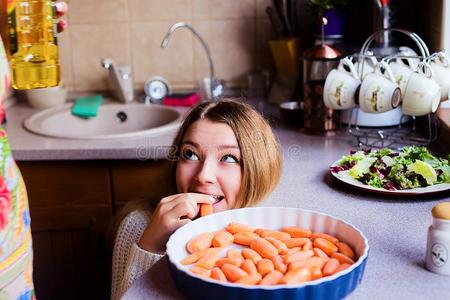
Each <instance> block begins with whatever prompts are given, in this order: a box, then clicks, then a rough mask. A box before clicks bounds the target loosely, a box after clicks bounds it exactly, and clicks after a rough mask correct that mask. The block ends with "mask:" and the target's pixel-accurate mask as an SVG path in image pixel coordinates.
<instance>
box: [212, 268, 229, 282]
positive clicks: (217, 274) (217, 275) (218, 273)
mask: <svg viewBox="0 0 450 300" xmlns="http://www.w3.org/2000/svg"><path fill="white" fill-rule="evenodd" d="M210 276H211V278H212V279H216V280H218V281H223V282H227V277H225V274H224V273H223V272H222V270H221V269H220V268H218V267H214V268H213V269H212V270H211V275H210Z"/></svg>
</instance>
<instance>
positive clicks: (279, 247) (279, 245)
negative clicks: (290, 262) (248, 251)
mask: <svg viewBox="0 0 450 300" xmlns="http://www.w3.org/2000/svg"><path fill="white" fill-rule="evenodd" d="M265 239H266V240H268V241H269V242H270V243H271V244H272V245H274V246H275V248H277V250H278V253H280V254H285V253H286V251H287V250H288V247H287V246H286V244H285V243H283V242H282V241H280V240H278V239H276V238H273V237H270V236H267V237H265Z"/></svg>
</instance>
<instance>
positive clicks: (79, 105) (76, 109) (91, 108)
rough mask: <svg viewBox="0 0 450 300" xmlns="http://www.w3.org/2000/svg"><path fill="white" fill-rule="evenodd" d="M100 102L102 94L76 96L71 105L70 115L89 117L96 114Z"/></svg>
mask: <svg viewBox="0 0 450 300" xmlns="http://www.w3.org/2000/svg"><path fill="white" fill-rule="evenodd" d="M100 104H102V96H101V95H95V96H91V97H78V98H77V99H76V100H75V104H74V105H73V106H72V115H74V116H78V117H82V118H90V117H95V116H97V112H98V108H99V107H100Z"/></svg>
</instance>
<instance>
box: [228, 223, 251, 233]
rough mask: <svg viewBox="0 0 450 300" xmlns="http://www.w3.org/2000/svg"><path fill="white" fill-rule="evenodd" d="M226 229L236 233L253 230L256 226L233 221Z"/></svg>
mask: <svg viewBox="0 0 450 300" xmlns="http://www.w3.org/2000/svg"><path fill="white" fill-rule="evenodd" d="M226 230H227V231H228V232H229V233H231V234H236V233H238V232H253V231H255V229H254V228H252V227H250V226H247V225H245V224H241V223H237V222H231V223H229V224H228V225H227V227H226Z"/></svg>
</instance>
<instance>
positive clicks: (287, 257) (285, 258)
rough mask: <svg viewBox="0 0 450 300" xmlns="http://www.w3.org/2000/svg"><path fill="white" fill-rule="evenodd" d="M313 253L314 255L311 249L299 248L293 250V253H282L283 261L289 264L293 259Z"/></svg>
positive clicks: (304, 257)
mask: <svg viewBox="0 0 450 300" xmlns="http://www.w3.org/2000/svg"><path fill="white" fill-rule="evenodd" d="M313 255H314V251H312V250H301V251H298V252H295V253H294V254H291V255H284V256H283V262H284V263H285V264H290V263H292V262H294V261H298V260H305V259H307V258H309V257H311V256H313Z"/></svg>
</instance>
